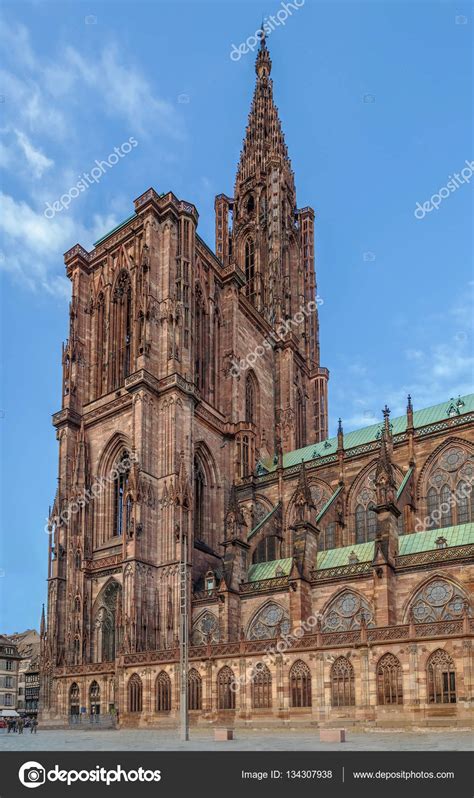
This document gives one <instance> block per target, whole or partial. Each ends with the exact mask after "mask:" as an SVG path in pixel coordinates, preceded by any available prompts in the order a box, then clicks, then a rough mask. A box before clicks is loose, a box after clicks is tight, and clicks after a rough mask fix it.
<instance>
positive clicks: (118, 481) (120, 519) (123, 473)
mask: <svg viewBox="0 0 474 798" xmlns="http://www.w3.org/2000/svg"><path fill="white" fill-rule="evenodd" d="M115 471H116V472H117V473H116V475H115V479H114V517H113V520H114V529H113V534H114V536H117V537H120V536H121V535H122V534H123V532H124V531H126V513H125V490H126V485H127V480H128V475H129V471H130V458H129V454H128V452H122V455H121V457H120V459H119V461H118V463H117V466H116V468H115Z"/></svg>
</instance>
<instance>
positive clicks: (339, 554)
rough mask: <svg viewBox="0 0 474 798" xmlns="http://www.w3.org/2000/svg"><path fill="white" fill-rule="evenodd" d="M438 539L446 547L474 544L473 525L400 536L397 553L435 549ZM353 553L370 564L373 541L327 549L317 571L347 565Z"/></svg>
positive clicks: (320, 559)
mask: <svg viewBox="0 0 474 798" xmlns="http://www.w3.org/2000/svg"><path fill="white" fill-rule="evenodd" d="M438 538H445V539H446V542H447V547H448V548H451V547H453V546H464V545H466V544H468V543H474V523H469V524H460V525H459V526H447V527H446V528H445V529H429V530H427V531H426V532H414V533H413V534H409V535H400V537H399V539H398V552H399V554H400V556H401V557H403V556H404V555H405V554H417V553H418V552H420V551H431V550H432V549H436V541H437V540H438ZM351 552H354V554H355V555H356V557H357V559H358V561H359V562H371V561H372V559H373V556H374V541H373V540H371V541H370V542H369V543H358V544H356V545H355V546H342V547H341V548H339V549H328V551H321V552H319V554H318V564H317V568H316V570H317V571H323V570H325V569H326V568H339V567H340V566H342V565H349V556H350V554H351Z"/></svg>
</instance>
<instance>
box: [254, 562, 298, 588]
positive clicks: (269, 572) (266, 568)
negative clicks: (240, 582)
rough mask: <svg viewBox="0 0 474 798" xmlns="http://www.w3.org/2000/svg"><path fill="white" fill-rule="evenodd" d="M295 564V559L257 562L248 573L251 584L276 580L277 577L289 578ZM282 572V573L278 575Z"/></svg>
mask: <svg viewBox="0 0 474 798" xmlns="http://www.w3.org/2000/svg"><path fill="white" fill-rule="evenodd" d="M292 564H293V558H292V557H287V559H286V560H272V561H271V562H257V563H254V564H253V565H251V566H250V568H249V571H248V577H247V578H248V581H249V582H259V581H260V580H261V579H274V578H275V577H276V576H288V574H289V573H290V571H291V566H292ZM277 571H281V572H282V573H281V574H280V573H278V574H277Z"/></svg>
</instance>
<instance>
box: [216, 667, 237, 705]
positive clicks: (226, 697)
mask: <svg viewBox="0 0 474 798" xmlns="http://www.w3.org/2000/svg"><path fill="white" fill-rule="evenodd" d="M235 687H236V682H235V677H234V673H233V671H232V670H231V669H230V668H229V667H228V666H227V665H225V666H224V667H223V668H221V670H220V671H219V673H218V674H217V708H218V709H235Z"/></svg>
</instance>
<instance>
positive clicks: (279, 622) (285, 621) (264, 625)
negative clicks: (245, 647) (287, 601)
mask: <svg viewBox="0 0 474 798" xmlns="http://www.w3.org/2000/svg"><path fill="white" fill-rule="evenodd" d="M289 631H290V619H289V616H288V612H287V611H286V610H285V609H283V607H280V605H279V604H276V602H274V601H271V602H270V603H269V604H265V605H264V606H263V607H262V608H261V609H260V610H259V611H258V612H257V614H256V615H255V616H254V618H253V620H252V621H251V623H250V626H249V629H248V632H247V639H248V640H269V639H270V638H273V637H277V636H279V635H280V636H281V635H286V634H288V633H289Z"/></svg>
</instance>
